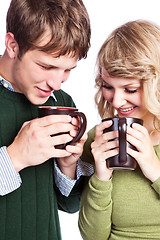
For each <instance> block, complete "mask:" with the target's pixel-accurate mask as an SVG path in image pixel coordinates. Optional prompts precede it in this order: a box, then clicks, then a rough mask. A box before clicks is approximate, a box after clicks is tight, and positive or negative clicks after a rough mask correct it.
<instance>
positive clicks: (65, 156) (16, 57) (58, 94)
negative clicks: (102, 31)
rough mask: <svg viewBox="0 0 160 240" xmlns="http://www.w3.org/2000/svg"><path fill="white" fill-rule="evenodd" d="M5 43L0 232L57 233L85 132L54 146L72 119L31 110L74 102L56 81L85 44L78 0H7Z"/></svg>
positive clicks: (77, 181)
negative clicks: (75, 139) (77, 138)
mask: <svg viewBox="0 0 160 240" xmlns="http://www.w3.org/2000/svg"><path fill="white" fill-rule="evenodd" d="M5 44H6V50H5V52H4V54H3V56H2V57H1V58H0V195H1V196H0V240H14V239H15V240H22V239H23V240H35V239H38V240H40V239H42V240H46V239H47V240H48V239H52V240H53V239H54V240H56V239H58V240H59V239H61V234H60V226H59V219H58V208H59V209H61V210H64V211H67V212H75V211H77V210H78V208H79V199H80V194H81V190H82V188H83V184H84V179H83V177H80V176H81V175H83V174H88V173H84V172H83V171H82V170H83V169H84V168H87V166H86V165H84V164H83V163H82V162H81V161H80V160H79V157H80V155H81V153H82V150H83V144H84V142H85V140H86V135H84V136H83V137H82V138H81V140H80V141H79V142H78V143H76V144H75V145H74V146H67V147H66V149H64V150H59V149H56V148H55V147H54V146H55V145H57V144H61V143H65V142H68V141H70V140H71V139H72V138H73V137H74V136H75V134H76V131H77V121H76V119H74V118H73V119H72V118H71V117H69V116H47V117H44V118H37V116H38V113H37V108H38V106H39V105H53V106H56V105H57V106H70V107H74V106H75V104H74V102H73V100H72V98H71V97H70V96H69V95H68V94H67V93H65V92H64V91H62V90H60V87H61V83H63V82H65V81H66V80H67V78H68V76H69V73H70V71H71V70H72V69H73V68H75V67H76V65H77V61H78V60H80V59H81V58H86V56H87V51H88V49H89V46H90V23H89V18H88V14H87V11H86V9H85V7H84V5H83V2H82V1H81V0H41V1H39V0H12V1H11V4H10V7H9V10H8V13H7V33H6V37H5ZM66 131H68V132H69V134H61V135H56V136H52V137H51V135H54V134H57V133H61V132H62V133H63V132H66ZM77 162H78V163H77Z"/></svg>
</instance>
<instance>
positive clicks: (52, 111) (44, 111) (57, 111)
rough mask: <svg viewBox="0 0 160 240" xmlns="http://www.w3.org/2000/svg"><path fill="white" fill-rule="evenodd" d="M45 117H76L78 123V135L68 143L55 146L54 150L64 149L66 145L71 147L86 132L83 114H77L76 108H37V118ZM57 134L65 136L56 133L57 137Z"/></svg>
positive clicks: (85, 120) (85, 121)
mask: <svg viewBox="0 0 160 240" xmlns="http://www.w3.org/2000/svg"><path fill="white" fill-rule="evenodd" d="M47 115H70V116H71V117H76V118H77V119H78V120H79V123H80V124H79V125H80V126H79V131H78V134H77V135H76V136H75V137H74V138H73V139H72V140H71V141H70V142H67V143H64V144H59V145H56V146H55V148H57V149H65V147H66V146H67V145H72V144H74V143H76V142H78V141H79V140H80V139H81V137H82V136H83V134H84V132H85V130H86V126H87V119H86V116H85V114H84V113H82V112H79V111H78V109H77V108H73V107H58V106H56V107H54V106H41V107H38V116H39V117H45V116H47ZM66 133H67V132H66ZM59 134H65V133H58V134H55V135H59ZM55 135H52V136H55Z"/></svg>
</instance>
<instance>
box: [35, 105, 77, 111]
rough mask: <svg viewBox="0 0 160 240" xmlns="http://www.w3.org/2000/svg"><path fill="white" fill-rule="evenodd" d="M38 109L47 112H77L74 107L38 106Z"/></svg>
mask: <svg viewBox="0 0 160 240" xmlns="http://www.w3.org/2000/svg"><path fill="white" fill-rule="evenodd" d="M38 108H39V109H47V110H52V109H53V110H56V109H57V110H78V109H77V108H75V107H65V106H38Z"/></svg>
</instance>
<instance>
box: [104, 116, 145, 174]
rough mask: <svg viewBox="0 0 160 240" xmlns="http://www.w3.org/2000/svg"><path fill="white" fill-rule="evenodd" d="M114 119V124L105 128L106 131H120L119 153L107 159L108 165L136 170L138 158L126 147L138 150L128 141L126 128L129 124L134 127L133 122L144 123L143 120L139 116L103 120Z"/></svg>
mask: <svg viewBox="0 0 160 240" xmlns="http://www.w3.org/2000/svg"><path fill="white" fill-rule="evenodd" d="M108 120H112V122H113V124H112V125H111V126H110V127H109V128H106V129H104V131H103V132H104V133H106V132H109V131H118V134H119V137H118V139H119V154H117V155H115V156H113V157H109V158H107V159H106V161H107V167H108V168H111V169H128V170H135V168H136V166H137V162H136V160H135V159H134V158H133V157H131V156H130V155H129V154H128V153H127V152H126V148H127V147H130V148H132V149H134V150H137V149H136V148H135V147H134V146H133V145H131V144H130V143H129V142H127V141H126V129H127V126H130V127H132V124H133V123H138V124H141V125H143V120H141V119H139V118H118V117H115V118H105V119H103V120H102V122H104V121H108Z"/></svg>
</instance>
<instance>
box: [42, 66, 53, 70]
mask: <svg viewBox="0 0 160 240" xmlns="http://www.w3.org/2000/svg"><path fill="white" fill-rule="evenodd" d="M41 68H43V69H45V70H50V69H52V67H48V66H41Z"/></svg>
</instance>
